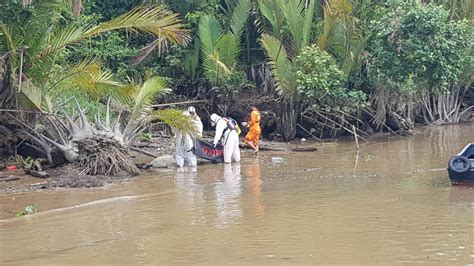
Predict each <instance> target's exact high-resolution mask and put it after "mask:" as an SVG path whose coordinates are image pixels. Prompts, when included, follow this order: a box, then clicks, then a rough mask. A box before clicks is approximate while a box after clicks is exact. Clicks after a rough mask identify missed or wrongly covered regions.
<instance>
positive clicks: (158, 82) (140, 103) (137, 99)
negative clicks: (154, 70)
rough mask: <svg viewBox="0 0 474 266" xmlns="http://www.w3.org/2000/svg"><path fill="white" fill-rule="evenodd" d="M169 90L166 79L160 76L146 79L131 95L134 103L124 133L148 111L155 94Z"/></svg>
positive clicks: (135, 124)
mask: <svg viewBox="0 0 474 266" xmlns="http://www.w3.org/2000/svg"><path fill="white" fill-rule="evenodd" d="M168 92H170V89H169V88H168V86H167V84H166V81H165V79H164V78H162V77H153V78H150V79H148V80H146V81H145V82H144V83H143V85H142V86H141V87H140V89H139V90H138V91H137V92H136V94H135V95H134V97H133V100H134V105H133V108H132V111H131V115H130V118H129V120H128V123H127V126H126V127H125V130H124V135H130V134H131V133H132V132H133V131H135V130H136V128H137V126H138V125H140V123H141V122H142V120H143V117H145V116H146V115H147V114H149V113H150V111H151V108H150V103H151V101H152V100H153V99H154V97H155V96H156V95H157V94H164V93H168Z"/></svg>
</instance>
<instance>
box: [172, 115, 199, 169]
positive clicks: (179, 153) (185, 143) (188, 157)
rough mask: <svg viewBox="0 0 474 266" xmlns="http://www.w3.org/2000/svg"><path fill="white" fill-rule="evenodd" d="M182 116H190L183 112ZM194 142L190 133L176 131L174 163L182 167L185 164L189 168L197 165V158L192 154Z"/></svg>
mask: <svg viewBox="0 0 474 266" xmlns="http://www.w3.org/2000/svg"><path fill="white" fill-rule="evenodd" d="M183 115H185V116H188V117H189V116H190V114H189V112H187V111H185V112H183ZM193 147H194V140H193V136H192V134H191V133H183V132H180V131H176V154H175V158H176V163H177V164H178V166H179V167H183V166H184V164H185V163H186V162H187V163H188V165H189V166H190V167H195V166H196V165H197V158H196V155H195V154H194V152H193Z"/></svg>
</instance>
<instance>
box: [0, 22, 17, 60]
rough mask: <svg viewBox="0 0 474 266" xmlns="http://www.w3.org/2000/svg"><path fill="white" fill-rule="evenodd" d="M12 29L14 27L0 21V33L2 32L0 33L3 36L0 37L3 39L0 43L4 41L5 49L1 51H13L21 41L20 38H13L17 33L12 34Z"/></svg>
mask: <svg viewBox="0 0 474 266" xmlns="http://www.w3.org/2000/svg"><path fill="white" fill-rule="evenodd" d="M13 31H14V27H12V26H10V25H6V24H3V23H0V33H2V34H1V35H2V36H3V38H1V37H0V38H1V39H3V42H0V44H1V43H4V45H5V47H4V48H5V49H6V50H5V51H2V53H6V52H7V51H14V50H15V49H16V48H17V47H18V46H19V44H20V43H21V40H18V39H16V38H15V37H18V35H17V34H14V32H13ZM1 39H0V41H1Z"/></svg>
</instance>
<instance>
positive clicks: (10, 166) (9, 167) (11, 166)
mask: <svg viewBox="0 0 474 266" xmlns="http://www.w3.org/2000/svg"><path fill="white" fill-rule="evenodd" d="M7 170H16V166H15V165H9V166H7Z"/></svg>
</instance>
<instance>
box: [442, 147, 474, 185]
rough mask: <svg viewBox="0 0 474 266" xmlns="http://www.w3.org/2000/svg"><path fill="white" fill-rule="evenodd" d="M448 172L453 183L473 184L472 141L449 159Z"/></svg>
mask: <svg viewBox="0 0 474 266" xmlns="http://www.w3.org/2000/svg"><path fill="white" fill-rule="evenodd" d="M448 174H449V179H450V180H451V184H453V185H474V143H469V144H467V145H466V147H464V148H463V149H462V150H461V152H459V153H458V154H457V155H455V156H453V157H452V158H451V159H450V160H449V163H448Z"/></svg>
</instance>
